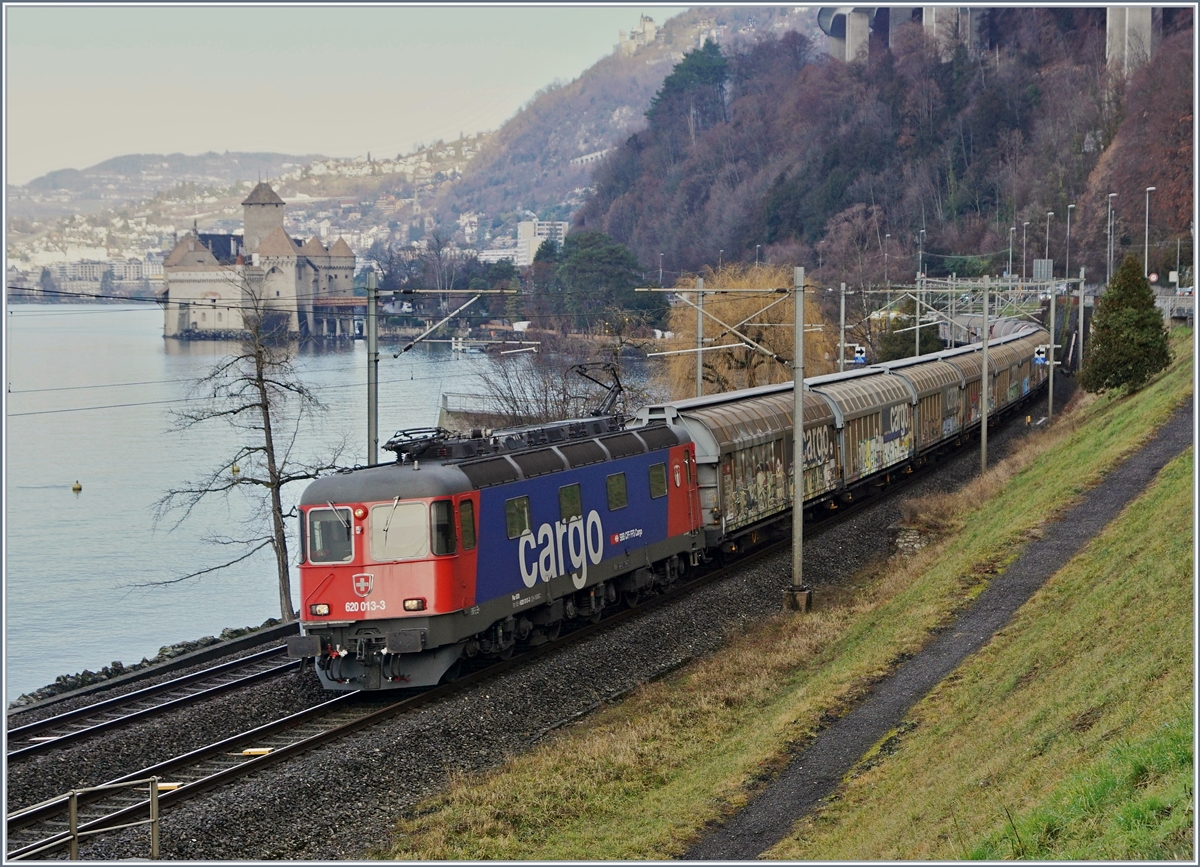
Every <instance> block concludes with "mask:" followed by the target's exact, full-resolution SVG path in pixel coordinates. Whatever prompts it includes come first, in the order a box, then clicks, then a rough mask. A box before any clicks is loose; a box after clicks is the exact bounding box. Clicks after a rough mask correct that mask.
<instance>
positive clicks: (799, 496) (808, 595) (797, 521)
mask: <svg viewBox="0 0 1200 867" xmlns="http://www.w3.org/2000/svg"><path fill="white" fill-rule="evenodd" d="M794 279H795V295H796V316H795V322H794V323H793V324H792V586H791V587H790V588H788V589H787V590H784V591H783V608H784V610H785V611H807V610H809V609H810V608H811V607H812V591H811V590H809V588H808V585H806V584H805V583H804V269H803V268H797V269H796V270H795V272H794Z"/></svg>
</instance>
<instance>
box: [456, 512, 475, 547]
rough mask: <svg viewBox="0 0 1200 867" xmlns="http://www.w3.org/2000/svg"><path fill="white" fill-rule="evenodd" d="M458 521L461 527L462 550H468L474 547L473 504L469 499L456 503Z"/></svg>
mask: <svg viewBox="0 0 1200 867" xmlns="http://www.w3.org/2000/svg"><path fill="white" fill-rule="evenodd" d="M458 523H459V525H460V526H461V527H462V543H463V550H464V551H470V550H471V549H472V548H474V547H475V504H474V503H473V502H471V501H470V500H463V501H462V502H461V503H459V504H458Z"/></svg>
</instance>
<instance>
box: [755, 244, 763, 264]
mask: <svg viewBox="0 0 1200 867" xmlns="http://www.w3.org/2000/svg"><path fill="white" fill-rule="evenodd" d="M761 249H762V244H755V245H754V267H755V268H757V267H758V251H759V250H761Z"/></svg>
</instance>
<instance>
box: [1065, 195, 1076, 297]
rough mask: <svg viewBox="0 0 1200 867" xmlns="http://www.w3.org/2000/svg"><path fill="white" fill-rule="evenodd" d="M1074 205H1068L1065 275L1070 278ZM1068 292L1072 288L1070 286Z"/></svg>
mask: <svg viewBox="0 0 1200 867" xmlns="http://www.w3.org/2000/svg"><path fill="white" fill-rule="evenodd" d="M1074 207H1075V206H1074V205H1067V264H1066V265H1064V266H1063V276H1064V277H1066V278H1067V279H1068V280H1070V279H1071V209H1072V208H1074ZM1067 291H1068V292H1069V291H1070V289H1069V288H1068V290H1067Z"/></svg>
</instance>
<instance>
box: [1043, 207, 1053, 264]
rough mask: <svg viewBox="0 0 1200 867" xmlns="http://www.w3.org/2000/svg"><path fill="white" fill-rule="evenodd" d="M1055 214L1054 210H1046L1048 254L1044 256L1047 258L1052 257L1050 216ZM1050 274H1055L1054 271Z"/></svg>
mask: <svg viewBox="0 0 1200 867" xmlns="http://www.w3.org/2000/svg"><path fill="white" fill-rule="evenodd" d="M1053 216H1054V212H1053V211H1047V212H1046V255H1045V256H1044V257H1043V258H1046V259H1049V258H1050V218H1051V217H1053ZM1050 276H1051V277H1053V276H1054V274H1053V273H1052V274H1051V275H1050Z"/></svg>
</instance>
